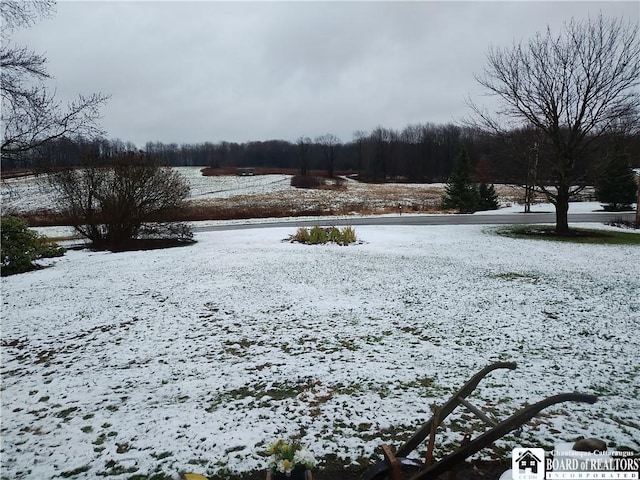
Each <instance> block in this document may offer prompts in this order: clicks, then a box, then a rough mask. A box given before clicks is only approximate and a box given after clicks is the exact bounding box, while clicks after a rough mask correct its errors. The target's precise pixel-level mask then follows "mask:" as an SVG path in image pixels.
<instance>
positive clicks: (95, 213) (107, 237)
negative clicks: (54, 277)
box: [48, 152, 192, 250]
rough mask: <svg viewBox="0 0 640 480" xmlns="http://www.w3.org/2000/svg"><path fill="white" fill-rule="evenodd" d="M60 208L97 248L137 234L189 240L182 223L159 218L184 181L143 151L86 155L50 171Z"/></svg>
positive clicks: (179, 197)
mask: <svg viewBox="0 0 640 480" xmlns="http://www.w3.org/2000/svg"><path fill="white" fill-rule="evenodd" d="M48 178H49V179H50V183H51V185H52V187H53V189H54V191H55V192H56V194H57V201H58V204H59V207H60V210H61V211H62V212H63V213H64V214H66V215H68V217H69V220H70V223H71V225H72V226H73V227H74V229H75V230H76V231H77V232H78V233H80V234H81V235H82V236H83V237H85V238H87V239H89V240H90V241H91V242H92V243H93V245H94V246H95V247H97V248H106V249H111V250H117V249H120V248H125V247H127V245H128V244H129V243H130V242H131V241H132V240H135V239H138V238H141V237H145V238H161V239H172V240H178V241H188V240H191V238H192V234H191V230H190V229H189V228H188V227H186V225H183V224H172V223H166V222H163V220H164V216H165V215H166V214H167V213H170V212H171V211H173V210H175V209H177V208H179V207H181V206H182V205H183V201H184V200H185V199H186V198H187V196H188V195H189V185H188V183H187V181H186V180H185V179H184V177H182V176H181V175H180V174H179V173H178V172H177V171H176V170H172V169H171V168H169V167H163V166H162V165H161V164H160V163H159V162H158V161H157V160H156V159H155V158H153V157H150V156H148V155H146V154H144V153H133V152H127V153H123V154H120V155H117V156H116V157H113V158H107V159H90V160H89V161H88V162H87V165H85V166H83V168H69V169H65V170H62V171H58V172H53V173H50V174H49V177H48Z"/></svg>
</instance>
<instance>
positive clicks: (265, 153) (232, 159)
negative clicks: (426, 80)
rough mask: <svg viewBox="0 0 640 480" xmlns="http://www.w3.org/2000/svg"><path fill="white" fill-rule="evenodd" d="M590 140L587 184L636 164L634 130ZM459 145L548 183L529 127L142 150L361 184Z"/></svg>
mask: <svg viewBox="0 0 640 480" xmlns="http://www.w3.org/2000/svg"><path fill="white" fill-rule="evenodd" d="M594 142H595V143H594V146H593V147H594V148H592V149H591V150H590V151H588V152H585V154H584V155H583V156H581V157H580V158H578V159H577V160H576V170H577V175H576V180H577V181H578V182H579V183H580V182H582V183H584V184H593V182H594V181H595V180H596V179H597V178H598V175H599V173H600V171H601V169H602V167H603V160H604V159H605V158H606V157H607V151H609V150H616V151H618V152H624V153H625V154H626V156H628V158H630V159H631V162H632V163H635V165H633V166H640V160H639V159H640V135H638V134H637V133H636V134H634V135H610V136H601V137H600V138H598V139H595V141H594ZM463 148H464V149H465V150H466V152H467V153H468V155H469V157H470V161H471V164H472V166H473V170H474V179H475V180H476V181H478V182H486V183H511V184H521V185H525V184H528V183H532V182H533V181H534V178H532V177H533V176H535V180H536V181H538V180H544V179H545V177H548V180H549V181H550V182H551V181H552V177H553V174H554V173H553V168H554V161H555V158H554V151H553V145H551V144H549V142H548V141H546V140H545V138H544V137H543V136H541V135H540V134H539V132H538V131H537V130H536V129H535V128H533V127H531V128H519V129H513V130H510V131H508V132H506V133H503V134H501V135H489V134H487V133H486V132H484V131H482V130H480V129H477V128H473V127H468V126H460V125H455V124H444V125H438V124H432V123H426V124H415V125H408V126H407V127H405V128H404V129H402V130H395V129H390V128H384V127H381V126H380V127H377V128H375V129H374V130H373V131H371V132H364V131H358V132H356V133H354V135H353V138H352V139H350V140H349V141H347V142H342V141H341V140H340V139H339V138H338V137H337V136H335V135H332V134H326V135H322V136H319V137H316V138H315V139H311V138H310V137H301V138H299V139H298V140H297V141H296V142H290V141H286V140H266V141H250V142H246V143H235V142H226V141H223V142H218V143H213V142H205V143H198V144H181V145H179V144H177V143H163V142H147V144H146V145H145V147H144V151H145V153H146V154H147V155H150V156H153V157H155V158H157V159H158V160H160V161H161V162H162V163H163V164H165V165H168V166H202V167H214V168H219V167H235V168H273V169H288V170H293V171H297V172H298V173H300V174H302V175H304V174H307V173H308V172H310V171H316V172H317V171H321V172H324V173H323V174H324V175H326V176H329V177H332V176H334V175H335V174H336V173H340V174H353V175H357V176H358V178H359V179H361V180H363V181H374V182H384V181H405V182H419V183H433V182H445V181H446V180H447V179H448V178H449V176H450V175H451V173H452V171H453V169H454V166H455V163H456V159H457V158H458V155H459V153H460V151H461V150H462V149H463ZM137 150H138V149H137V147H136V145H134V144H133V143H131V142H125V141H122V140H119V139H115V140H114V139H112V140H109V139H105V138H91V139H89V138H85V137H82V136H78V137H76V138H74V139H71V138H67V137H62V138H59V139H54V140H51V141H49V142H47V143H46V144H44V145H41V146H40V147H39V148H38V149H35V150H34V151H32V152H31V156H30V158H29V159H28V160H27V163H28V164H36V165H40V166H46V167H47V168H48V167H57V168H60V167H69V166H78V165H83V164H85V161H86V159H87V158H89V157H93V158H103V159H104V158H113V157H115V156H117V155H120V154H122V153H126V152H132V151H137ZM634 159H635V160H634ZM2 161H3V164H2V167H3V168H16V167H20V166H23V165H24V164H25V159H24V157H23V158H21V159H19V160H16V159H14V158H3V160H2ZM534 170H535V172H534Z"/></svg>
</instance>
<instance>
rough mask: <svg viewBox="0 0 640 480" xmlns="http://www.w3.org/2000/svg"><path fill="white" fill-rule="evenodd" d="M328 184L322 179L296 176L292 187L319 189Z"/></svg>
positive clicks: (292, 181) (292, 180)
mask: <svg viewBox="0 0 640 480" xmlns="http://www.w3.org/2000/svg"><path fill="white" fill-rule="evenodd" d="M325 184H326V181H325V179H324V178H322V177H314V176H312V175H295V176H293V177H291V186H292V187H296V188H319V187H322V186H324V185H325Z"/></svg>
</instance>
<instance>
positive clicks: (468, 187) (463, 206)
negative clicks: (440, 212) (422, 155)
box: [442, 148, 479, 213]
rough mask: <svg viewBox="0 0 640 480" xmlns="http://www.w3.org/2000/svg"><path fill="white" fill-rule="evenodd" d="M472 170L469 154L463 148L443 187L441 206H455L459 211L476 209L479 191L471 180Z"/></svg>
mask: <svg viewBox="0 0 640 480" xmlns="http://www.w3.org/2000/svg"><path fill="white" fill-rule="evenodd" d="M472 172H473V170H472V167H471V160H470V159H469V154H468V153H467V150H466V149H465V148H463V149H462V150H460V154H459V155H458V160H457V162H456V165H455V167H454V168H453V172H451V176H450V177H449V181H448V183H447V185H446V187H445V193H444V195H443V197H442V207H443V208H455V209H457V210H458V212H460V213H473V212H475V211H476V210H477V209H478V199H479V193H478V188H477V187H476V185H475V184H474V183H473V181H472V178H471V177H472Z"/></svg>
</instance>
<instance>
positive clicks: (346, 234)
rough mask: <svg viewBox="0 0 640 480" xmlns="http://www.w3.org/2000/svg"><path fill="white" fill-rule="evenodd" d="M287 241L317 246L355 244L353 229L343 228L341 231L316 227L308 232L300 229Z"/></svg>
mask: <svg viewBox="0 0 640 480" xmlns="http://www.w3.org/2000/svg"><path fill="white" fill-rule="evenodd" d="M289 241H291V242H298V243H306V244H309V245H318V244H323V243H336V244H338V245H349V244H351V243H355V242H356V232H355V230H354V229H353V227H344V228H343V229H342V230H341V229H339V228H337V227H327V228H323V227H318V226H315V227H313V228H311V230H309V229H308V228H306V227H300V228H299V229H298V231H297V232H296V233H295V234H294V235H291V236H290V237H289Z"/></svg>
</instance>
